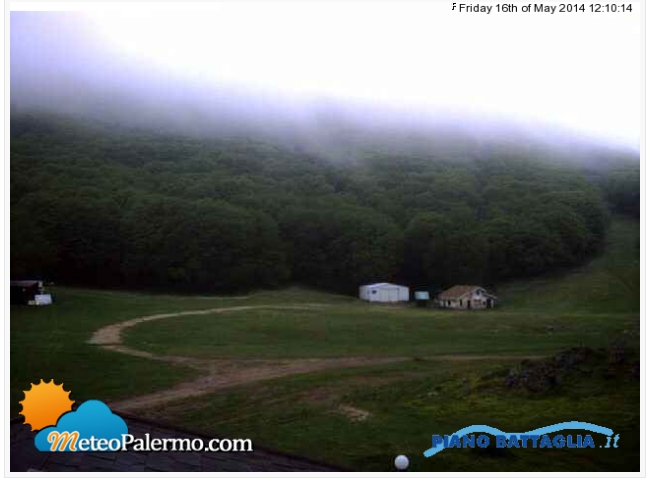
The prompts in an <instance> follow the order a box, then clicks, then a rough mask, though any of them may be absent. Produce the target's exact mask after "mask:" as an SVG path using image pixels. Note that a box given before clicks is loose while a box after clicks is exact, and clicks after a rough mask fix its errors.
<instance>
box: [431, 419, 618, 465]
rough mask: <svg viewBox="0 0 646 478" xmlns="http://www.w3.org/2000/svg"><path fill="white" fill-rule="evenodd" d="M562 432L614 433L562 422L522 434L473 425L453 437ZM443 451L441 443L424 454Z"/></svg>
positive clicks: (598, 428) (602, 428)
mask: <svg viewBox="0 0 646 478" xmlns="http://www.w3.org/2000/svg"><path fill="white" fill-rule="evenodd" d="M561 430H587V431H590V432H596V433H601V434H603V435H608V436H611V435H612V434H613V433H614V432H613V431H612V430H611V429H610V428H606V427H602V426H599V425H595V424H594V423H588V422H561V423H555V424H554V425H548V426H546V427H543V428H537V429H536V430H531V431H529V432H521V433H505V432H503V431H502V430H499V429H497V428H494V427H490V426H489V425H471V426H468V427H466V428H463V429H461V430H458V431H457V432H455V433H454V434H453V435H456V436H457V437H458V438H462V437H463V436H464V435H468V434H469V433H489V434H491V435H502V436H504V437H505V438H509V437H510V436H512V435H516V436H520V435H538V436H541V435H546V434H548V433H553V432H559V431H561ZM442 450H444V444H443V443H440V444H439V445H438V446H437V447H435V448H433V447H431V448H429V449H428V450H426V451H425V452H424V456H425V457H426V458H430V457H431V456H433V455H435V454H437V453H439V452H441V451H442Z"/></svg>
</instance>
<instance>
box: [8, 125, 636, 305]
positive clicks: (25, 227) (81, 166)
mask: <svg viewBox="0 0 646 478" xmlns="http://www.w3.org/2000/svg"><path fill="white" fill-rule="evenodd" d="M491 151H493V149H492V150H491ZM495 151H496V152H495V153H494V152H489V153H487V154H484V153H483V152H482V151H478V152H477V154H476V153H474V154H473V155H472V156H469V155H465V156H464V157H460V158H457V159H456V158H455V157H452V158H450V159H448V158H443V157H441V156H442V155H437V154H433V153H432V152H429V153H428V154H422V153H420V154H411V153H408V154H402V155H397V154H395V153H393V152H390V151H389V152H380V151H369V150H366V151H365V152H364V153H363V154H362V155H361V156H360V157H359V158H353V160H352V161H330V160H329V159H323V158H321V157H318V156H316V155H315V154H312V153H308V152H306V151H304V150H302V149H300V148H297V147H287V146H283V145H277V144H271V143H270V142H261V141H254V140H251V139H249V138H244V137H238V138H219V139H211V138H207V139H205V138H192V137H187V136H183V137H182V136H173V135H169V134H167V133H162V132H157V133H156V132H146V131H123V130H120V129H119V128H115V127H108V126H105V125H101V124H98V123H94V124H87V123H85V124H82V123H79V122H75V121H73V120H70V119H65V118H56V117H45V116H34V115H12V119H11V274H12V278H23V277H43V278H45V279H47V280H53V281H58V282H64V283H70V284H83V285H93V286H110V287H121V286H123V287H133V288H165V289H175V290H183V291H196V292H197V291H233V290H244V289H250V288H260V287H273V286H280V285H282V284H285V283H289V282H296V283H302V284H307V285H312V286H317V287H323V288H326V289H332V290H338V291H354V290H356V289H355V287H356V286H358V285H359V284H361V283H365V282H374V281H382V280H393V281H399V282H403V283H406V284H409V285H411V286H421V285H423V286H425V287H431V288H438V287H444V286H448V285H451V284H455V283H483V284H490V285H491V284H494V285H495V284H496V283H497V282H499V281H502V280H505V279H509V278H513V277H521V276H532V275H537V274H541V273H544V272H546V271H550V270H553V269H556V268H561V267H569V266H574V265H577V264H581V263H582V262H584V261H585V260H586V259H588V258H589V257H591V256H593V255H594V254H595V253H597V252H598V251H599V249H600V248H601V247H602V245H603V240H604V234H605V231H606V228H607V224H608V220H609V212H610V210H611V209H614V210H616V211H617V212H620V213H624V214H630V215H633V216H635V217H639V163H638V162H637V161H634V162H633V163H627V162H617V164H616V166H614V167H609V168H606V169H603V170H602V169H599V168H596V169H595V170H593V171H591V170H588V169H586V168H585V166H582V165H576V166H575V165H568V164H567V163H565V162H557V161H554V160H550V161H542V160H541V158H540V157H527V155H519V154H515V153H514V152H513V151H512V150H509V151H505V149H504V148H498V149H496V150H495Z"/></svg>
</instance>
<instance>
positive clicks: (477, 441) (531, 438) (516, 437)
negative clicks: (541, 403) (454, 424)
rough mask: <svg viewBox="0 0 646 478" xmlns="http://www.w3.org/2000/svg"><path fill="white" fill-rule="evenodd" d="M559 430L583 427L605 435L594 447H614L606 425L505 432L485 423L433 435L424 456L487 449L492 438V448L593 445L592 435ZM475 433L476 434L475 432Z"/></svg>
mask: <svg viewBox="0 0 646 478" xmlns="http://www.w3.org/2000/svg"><path fill="white" fill-rule="evenodd" d="M562 430H584V431H590V432H595V433H600V434H602V435H606V440H605V443H604V444H602V445H600V446H598V447H597V448H618V447H619V445H618V444H617V442H618V441H619V434H617V435H615V434H614V432H613V431H612V430H611V429H610V428H606V427H602V426H599V425H595V424H594V423H587V422H562V423H555V424H554V425H549V426H546V427H543V428H537V429H536V430H531V431H528V432H519V433H507V432H503V431H502V430H499V429H498V428H494V427H490V426H488V425H471V426H469V427H466V428H463V429H461V430H458V431H457V432H455V433H453V434H452V435H433V436H432V446H431V448H429V449H428V450H426V451H425V452H424V456H425V457H426V458H430V457H432V456H433V455H436V454H438V453H439V452H441V451H442V450H444V449H447V448H476V447H477V448H487V447H489V446H490V445H491V442H492V440H491V438H490V435H493V437H494V444H495V447H496V448H595V447H596V445H595V442H594V439H593V438H592V435H590V434H586V435H581V434H577V435H571V434H568V435H562V434H559V435H554V436H552V437H550V436H549V435H548V434H552V433H557V432H560V431H562ZM477 433H479V434H477Z"/></svg>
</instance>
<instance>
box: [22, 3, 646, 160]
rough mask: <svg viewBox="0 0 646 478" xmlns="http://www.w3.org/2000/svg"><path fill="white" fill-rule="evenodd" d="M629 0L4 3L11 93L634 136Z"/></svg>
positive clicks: (635, 141) (607, 137) (634, 140)
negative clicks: (530, 4) (592, 0)
mask: <svg viewBox="0 0 646 478" xmlns="http://www.w3.org/2000/svg"><path fill="white" fill-rule="evenodd" d="M638 3H639V2H633V7H634V12H633V13H632V14H619V13H616V14H592V13H586V14H555V15H549V14H538V13H532V14H521V13H518V14H508V15H503V14H498V15H496V14H490V15H486V14H456V13H453V12H452V11H451V8H450V3H446V4H443V3H422V2H414V3H403V2H397V3H367V2H357V3H309V2H304V3H296V2H289V3H268V2H267V3H262V4H257V3H250V2H241V3H233V2H228V3H223V4H219V5H205V4H201V5H198V6H197V9H196V8H195V7H193V8H188V9H187V8H184V7H183V8H182V9H181V10H180V9H179V7H177V6H173V5H170V4H166V5H162V6H158V7H156V8H152V7H150V6H148V7H145V8H137V9H134V10H133V9H129V10H118V9H116V8H114V7H112V8H111V9H110V10H109V11H101V12H99V11H91V12H75V13H35V12H13V13H12V15H11V71H12V75H11V80H12V94H13V93H15V94H16V97H15V98H14V97H12V100H14V99H16V100H19V99H20V98H19V96H20V93H21V92H22V93H23V94H24V93H25V92H27V93H29V94H28V95H26V96H31V97H32V98H36V100H35V101H46V100H47V95H48V94H50V93H51V94H52V95H56V94H58V95H61V94H62V93H61V91H57V90H63V91H64V90H65V89H66V88H67V90H66V92H65V93H64V94H63V97H66V98H71V96H73V95H75V94H77V93H78V91H76V89H77V86H78V84H80V83H83V82H84V83H85V84H91V85H93V86H94V87H95V88H98V89H100V90H102V91H104V92H105V91H111V92H113V94H114V95H119V94H120V91H122V90H123V91H125V90H127V89H128V87H129V83H130V82H133V83H137V85H138V88H139V89H142V88H143V89H146V88H147V86H146V85H150V88H153V87H154V88H159V84H160V83H164V84H168V85H172V88H173V90H174V94H185V95H187V96H190V95H192V94H193V93H192V92H194V91H195V92H196V91H199V92H201V93H200V94H204V92H205V91H216V90H218V89H221V90H222V89H226V88H231V87H233V88H235V89H236V90H238V91H241V92H245V91H248V92H250V93H253V94H261V95H265V96H266V97H271V96H272V95H276V96H277V97H292V98H294V99H295V101H297V102H298V101H304V102H306V101H309V100H311V99H316V98H334V99H336V100H352V101H354V102H357V101H359V102H368V103H375V104H383V105H388V106H394V107H396V108H401V109H402V110H405V111H411V110H418V111H422V112H423V111H432V112H434V114H435V115H438V114H439V115H441V114H447V115H451V116H452V117H455V116H456V115H457V116H460V115H462V114H468V115H472V116H476V117H477V116H483V115H484V117H495V118H498V119H503V120H510V121H512V122H514V121H515V122H519V123H523V124H533V123H534V122H543V123H548V124H551V125H555V126H559V127H563V128H566V129H568V130H571V131H573V132H575V133H577V134H581V135H585V136H589V137H592V138H595V139H599V140H603V141H608V142H612V143H620V144H622V145H625V146H629V147H631V148H634V149H638V147H639V128H640V124H639V117H640V96H639V95H640V89H639V86H640V56H639V42H640V31H639V20H638V19H639V15H640V13H639V4H638ZM142 85H143V86H142ZM35 92H37V93H35ZM142 94H143V93H142ZM65 95H67V96H65ZM159 100H160V101H163V100H164V99H163V98H160V99H159ZM70 101H71V100H70Z"/></svg>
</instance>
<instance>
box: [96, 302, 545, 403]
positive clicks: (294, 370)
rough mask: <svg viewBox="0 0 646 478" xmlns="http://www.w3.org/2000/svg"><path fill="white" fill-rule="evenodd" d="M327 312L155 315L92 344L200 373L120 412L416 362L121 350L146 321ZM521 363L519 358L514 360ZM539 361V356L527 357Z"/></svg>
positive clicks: (113, 328) (99, 335)
mask: <svg viewBox="0 0 646 478" xmlns="http://www.w3.org/2000/svg"><path fill="white" fill-rule="evenodd" d="M319 307H326V304H301V305H293V306H290V305H284V306H276V305H255V306H237V307H220V308H216V309H206V310H192V311H187V312H176V313H170V314H156V315H148V316H144V317H137V318H134V319H130V320H126V321H124V322H118V323H116V324H111V325H108V326H106V327H103V328H102V329H99V330H97V331H96V332H95V333H94V334H93V335H92V337H91V338H90V340H89V343H90V344H93V345H97V346H100V347H103V348H104V349H107V350H112V351H114V352H119V353H123V354H127V355H133V356H136V357H144V358H147V359H150V360H159V361H162V362H170V363H175V364H183V365H187V366H190V367H192V368H195V369H197V370H199V371H200V372H201V376H200V377H198V378H197V379H194V380H190V381H186V382H182V383H179V384H178V385H176V386H174V387H172V388H169V389H167V390H162V391H159V392H154V393H150V394H147V395H140V396H138V397H133V398H129V399H126V400H121V401H117V402H111V403H110V404H109V405H110V408H112V409H113V410H118V411H133V410H137V409H143V408H149V407H155V406H159V405H163V404H165V403H167V402H171V401H174V400H178V399H181V398H187V397H195V396H199V395H204V394H207V393H211V392H213V391H216V390H221V389H225V388H229V387H235V386H238V385H244V384H247V383H252V382H258V381H261V380H267V379H272V378H278V377H286V376H289V375H297V374H304V373H309V372H316V371H320V370H328V369H335V368H348V367H362V366H367V365H375V364H385V363H394V362H404V361H407V360H413V359H412V357H344V358H326V359H290V360H256V359H249V360H240V359H237V360H231V359H198V358H192V357H178V356H171V355H155V354H153V353H150V352H146V351H143V350H137V349H133V348H132V347H128V346H126V345H123V342H122V340H121V332H122V331H123V330H124V329H127V328H130V327H134V326H136V325H137V324H141V323H143V322H150V321H153V320H161V319H167V318H171V317H187V316H195V315H209V314H219V313H225V312H235V311H244V310H251V309H268V310H271V309H273V310H308V309H314V308H319ZM428 358H429V359H435V360H486V359H504V358H509V357H508V356H499V355H477V356H476V355H439V356H433V357H428ZM516 358H518V357H516ZM523 358H536V357H523Z"/></svg>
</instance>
